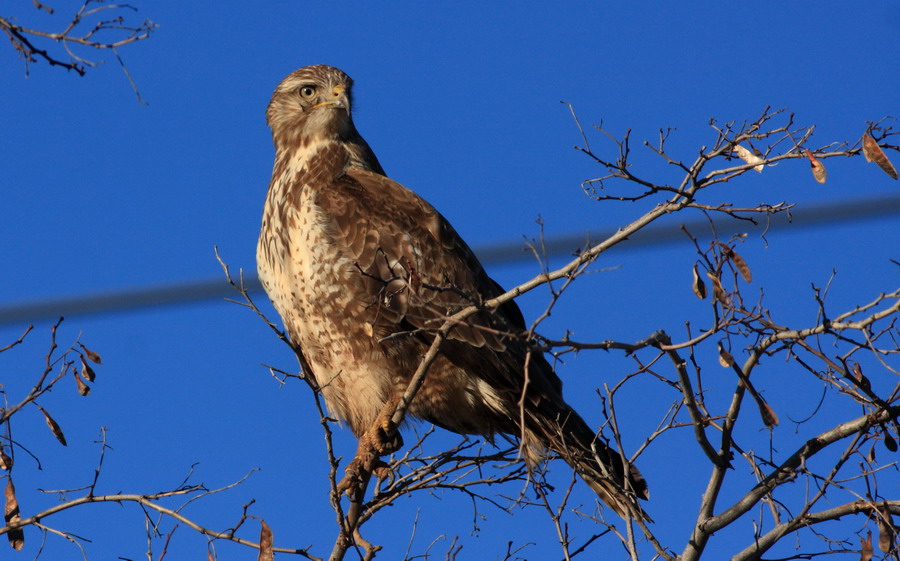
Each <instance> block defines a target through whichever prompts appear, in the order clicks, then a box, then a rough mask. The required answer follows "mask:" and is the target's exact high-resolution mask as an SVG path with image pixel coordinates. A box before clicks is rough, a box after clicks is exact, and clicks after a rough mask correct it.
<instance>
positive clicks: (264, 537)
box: [256, 520, 275, 561]
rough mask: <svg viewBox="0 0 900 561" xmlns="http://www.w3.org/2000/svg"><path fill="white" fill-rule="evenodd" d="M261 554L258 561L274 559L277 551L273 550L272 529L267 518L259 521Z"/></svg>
mask: <svg viewBox="0 0 900 561" xmlns="http://www.w3.org/2000/svg"><path fill="white" fill-rule="evenodd" d="M259 525H260V529H259V556H258V557H257V558H256V559H257V561H273V560H274V559H275V553H274V552H273V551H272V544H273V541H274V540H273V539H272V529H271V528H269V525H268V524H266V521H265V520H260V521H259Z"/></svg>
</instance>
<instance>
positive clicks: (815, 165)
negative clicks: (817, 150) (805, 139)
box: [804, 150, 828, 183]
mask: <svg viewBox="0 0 900 561" xmlns="http://www.w3.org/2000/svg"><path fill="white" fill-rule="evenodd" d="M804 153H805V154H806V157H807V158H809V165H810V166H811V167H812V174H813V178H814V179H815V180H816V181H818V182H819V183H825V180H826V179H828V172H827V171H825V164H823V163H822V162H820V161H819V158H816V157H815V156H813V155H812V152H810V151H809V150H804Z"/></svg>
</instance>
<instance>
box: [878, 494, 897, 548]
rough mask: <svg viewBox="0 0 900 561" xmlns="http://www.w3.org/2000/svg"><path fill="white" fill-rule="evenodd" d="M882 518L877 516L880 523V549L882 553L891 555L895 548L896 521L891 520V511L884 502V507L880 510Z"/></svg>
mask: <svg viewBox="0 0 900 561" xmlns="http://www.w3.org/2000/svg"><path fill="white" fill-rule="evenodd" d="M879 514H880V516H876V517H875V520H876V521H877V522H878V549H880V550H881V552H882V553H890V552H891V549H893V547H894V520H893V519H892V518H891V509H890V507H889V506H888V504H887V501H885V502H884V506H882V508H881V509H880V510H879Z"/></svg>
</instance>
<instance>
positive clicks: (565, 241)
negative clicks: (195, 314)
mask: <svg viewBox="0 0 900 561" xmlns="http://www.w3.org/2000/svg"><path fill="white" fill-rule="evenodd" d="M898 214H900V195H894V196H888V197H879V198H870V199H864V200H854V201H844V202H840V203H831V204H826V205H819V206H813V207H809V208H806V209H797V210H794V211H792V212H791V213H790V215H788V214H787V213H779V214H776V215H772V216H771V217H770V219H769V220H768V222H767V223H766V224H761V225H759V226H753V225H752V224H751V223H749V222H745V221H738V220H728V221H724V222H722V223H717V224H716V230H717V233H718V235H719V236H720V237H726V236H730V235H731V234H735V233H738V232H746V231H758V230H761V229H762V228H763V227H766V228H767V229H768V231H769V232H771V231H773V230H776V229H782V228H784V227H785V226H789V225H790V226H791V227H792V228H794V229H797V228H809V227H814V226H819V225H823V224H829V225H834V224H837V223H842V222H853V221H860V220H871V219H877V218H883V217H887V216H893V215H898ZM682 224H684V225H685V227H686V228H687V229H688V230H689V231H690V232H691V233H693V234H694V235H698V234H701V233H703V232H708V231H709V222H708V221H707V220H706V219H705V218H704V219H698V220H693V221H690V222H682V221H679V222H678V223H677V224H660V225H652V226H648V227H647V228H644V229H643V230H641V231H640V232H639V233H638V234H636V235H635V236H633V237H632V238H631V239H630V240H629V243H628V244H626V245H625V246H620V247H625V248H629V249H633V248H636V247H646V246H653V245H662V244H666V243H672V242H675V241H679V240H683V239H684V234H683V233H682V232H681V231H680V226H681V225H682ZM612 233H613V232H612V231H609V230H607V231H593V232H588V233H585V234H581V235H567V236H558V237H550V238H545V239H544V247H545V249H546V252H547V255H548V256H560V255H567V254H572V253H573V252H574V251H575V250H576V249H577V248H580V247H584V246H585V244H586V242H587V240H603V239H606V238H607V237H609V235H611V234H612ZM475 253H476V254H477V255H478V257H479V258H480V259H481V261H482V262H483V263H484V264H485V265H504V264H510V263H514V262H517V261H523V260H527V259H533V257H532V255H531V253H529V252H527V251H525V249H524V248H523V244H522V242H513V243H501V244H493V245H487V246H483V247H481V248H477V249H476V250H475ZM244 284H245V286H246V287H247V288H248V289H249V290H250V291H251V292H259V291H261V290H262V287H261V285H260V283H259V279H257V278H256V276H255V275H254V276H252V277H249V278H245V279H244ZM235 295H236V292H235V291H234V289H233V288H232V287H231V286H230V285H229V284H228V283H227V282H226V280H225V279H224V277H222V278H216V279H206V280H199V281H191V282H185V283H177V284H169V285H164V286H153V287H141V288H133V289H127V290H121V291H109V292H102V293H96V294H86V295H81V296H73V297H67V298H50V299H41V300H37V301H31V302H24V303H19V304H7V305H4V306H0V325H7V324H21V323H31V322H38V321H42V320H52V319H56V318H58V317H59V316H67V317H71V316H86V315H96V314H103V313H111V312H124V311H130V310H136V309H141V308H151V307H159V306H172V305H177V304H188V303H192V302H201V301H204V300H212V299H222V298H228V297H234V296H235Z"/></svg>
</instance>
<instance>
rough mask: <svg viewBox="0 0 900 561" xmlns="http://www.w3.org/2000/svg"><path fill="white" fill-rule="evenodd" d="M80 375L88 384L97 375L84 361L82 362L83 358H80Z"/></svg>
mask: <svg viewBox="0 0 900 561" xmlns="http://www.w3.org/2000/svg"><path fill="white" fill-rule="evenodd" d="M81 375H82V376H84V379H85V380H87V381H89V382H93V381H94V378H96V377H97V375H96V374H95V373H94V369H93V368H91V367H90V365H89V364H88V363H87V361H86V360H84V356H82V357H81ZM82 395H84V394H82Z"/></svg>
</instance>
